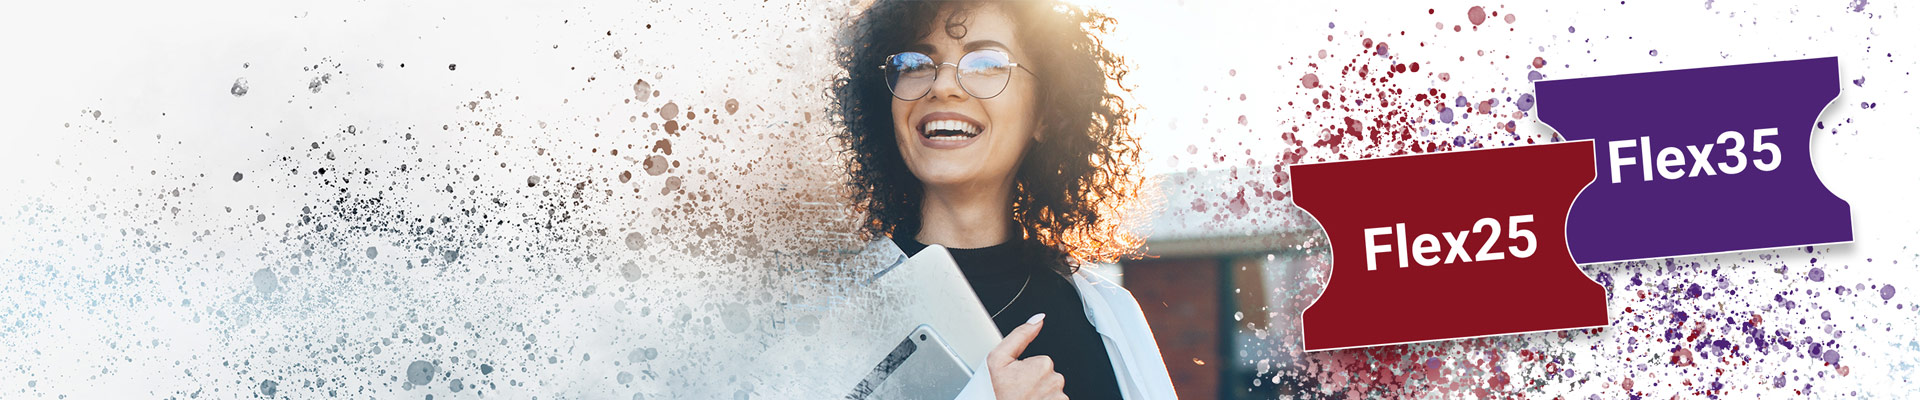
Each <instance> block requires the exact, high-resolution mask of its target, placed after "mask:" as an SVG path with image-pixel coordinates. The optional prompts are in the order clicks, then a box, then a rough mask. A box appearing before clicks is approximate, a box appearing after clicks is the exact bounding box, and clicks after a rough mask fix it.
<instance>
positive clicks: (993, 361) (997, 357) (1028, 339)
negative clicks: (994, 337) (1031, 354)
mask: <svg viewBox="0 0 1920 400" xmlns="http://www.w3.org/2000/svg"><path fill="white" fill-rule="evenodd" d="M1046 317H1047V314H1046V313H1040V314H1034V315H1033V318H1028V319H1027V323H1025V324H1022V325H1020V326H1019V327H1017V328H1013V332H1008V333H1007V337H1005V338H1002V339H1000V344H999V345H995V346H993V350H992V351H989V352H987V363H988V365H989V366H1001V365H1007V364H1012V363H1013V362H1014V361H1015V360H1017V359H1018V358H1019V357H1020V353H1023V352H1026V351H1027V344H1028V343H1033V338H1034V337H1036V336H1040V325H1041V323H1040V320H1041V319H1045V318H1046ZM1047 366H1048V368H1052V366H1053V364H1052V362H1051V361H1049V362H1048V364H1047Z"/></svg>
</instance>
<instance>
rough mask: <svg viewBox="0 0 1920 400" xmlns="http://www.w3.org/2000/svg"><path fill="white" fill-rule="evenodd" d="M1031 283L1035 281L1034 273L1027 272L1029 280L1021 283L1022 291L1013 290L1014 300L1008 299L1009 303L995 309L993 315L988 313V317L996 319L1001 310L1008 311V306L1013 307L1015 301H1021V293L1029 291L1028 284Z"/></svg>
mask: <svg viewBox="0 0 1920 400" xmlns="http://www.w3.org/2000/svg"><path fill="white" fill-rule="evenodd" d="M1029 283H1033V274H1032V273H1028V274H1027V281H1026V282H1021V283H1020V291H1018V292H1013V299H1012V300H1007V305H1004V306H1000V311H994V312H993V315H988V316H987V319H994V318H996V317H999V316H1000V312H1001V311H1006V310H1007V307H1013V302H1015V301H1019V300H1020V295H1021V294H1023V293H1026V292H1027V284H1029Z"/></svg>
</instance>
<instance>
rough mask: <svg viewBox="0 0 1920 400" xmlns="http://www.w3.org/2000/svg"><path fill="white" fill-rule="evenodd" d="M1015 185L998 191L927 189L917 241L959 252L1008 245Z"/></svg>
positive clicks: (1008, 184)
mask: <svg viewBox="0 0 1920 400" xmlns="http://www.w3.org/2000/svg"><path fill="white" fill-rule="evenodd" d="M1012 186H1013V182H1011V181H1008V182H1006V183H1005V184H1002V185H1000V186H999V187H998V188H944V189H942V188H935V187H931V186H930V187H927V189H926V192H925V195H924V196H922V197H921V199H922V201H921V202H920V232H918V233H916V234H915V235H914V240H917V241H919V242H920V243H926V244H938V245H941V246H947V247H948V248H955V249H977V248H982V247H989V246H993V245H997V244H1001V243H1006V242H1007V240H1008V239H1010V238H1011V237H1012V233H1011V232H1012V228H1013V200H1012V196H1011V193H1012V190H1013V188H1012Z"/></svg>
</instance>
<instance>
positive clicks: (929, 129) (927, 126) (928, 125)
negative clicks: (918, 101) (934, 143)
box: [920, 119, 980, 142]
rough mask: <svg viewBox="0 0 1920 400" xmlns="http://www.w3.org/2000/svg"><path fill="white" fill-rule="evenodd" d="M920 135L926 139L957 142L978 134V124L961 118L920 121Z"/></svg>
mask: <svg viewBox="0 0 1920 400" xmlns="http://www.w3.org/2000/svg"><path fill="white" fill-rule="evenodd" d="M920 136H921V137H925V138H927V139H928V140H938V141H955V142H958V141H963V140H967V139H971V138H973V137H975V136H980V126H979V125H974V124H973V123H971V122H967V121H961V120H953V119H936V120H931V121H926V122H922V123H920Z"/></svg>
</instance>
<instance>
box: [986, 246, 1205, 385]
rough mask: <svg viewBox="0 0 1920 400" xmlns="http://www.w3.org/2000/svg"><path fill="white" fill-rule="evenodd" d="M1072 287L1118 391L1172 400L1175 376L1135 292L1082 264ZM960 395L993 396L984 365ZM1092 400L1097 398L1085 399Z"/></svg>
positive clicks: (989, 379) (990, 382)
mask: <svg viewBox="0 0 1920 400" xmlns="http://www.w3.org/2000/svg"><path fill="white" fill-rule="evenodd" d="M1072 281H1073V288H1074V289H1075V291H1078V292H1080V302H1081V303H1082V304H1084V305H1085V307H1086V312H1087V321H1089V322H1092V323H1093V330H1095V331H1098V332H1100V342H1101V343H1103V344H1105V345H1106V347H1107V358H1109V359H1112V360H1113V373H1114V375H1115V378H1117V379H1118V380H1119V382H1120V395H1121V397H1122V398H1125V399H1128V400H1138V399H1154V400H1157V399H1175V398H1178V397H1177V396H1176V395H1174V393H1173V379H1172V378H1170V377H1168V376H1167V364H1166V362H1165V361H1162V360H1161V359H1160V344H1159V343H1155V342H1154V341H1153V329H1152V328H1150V327H1148V326H1147V318H1146V316H1145V315H1142V314H1141V313H1140V304H1139V303H1137V302H1135V301H1134V300H1133V293H1131V292H1128V291H1127V289H1126V288H1123V287H1120V285H1119V284H1115V283H1113V281H1112V280H1109V279H1107V278H1106V277H1105V276H1101V275H1100V274H1099V273H1097V272H1093V270H1092V269H1088V268H1081V269H1080V271H1079V272H1076V273H1074V274H1073V279H1072ZM957 398H958V399H968V400H972V399H992V398H994V395H993V379H992V378H990V377H989V376H988V370H987V369H984V368H982V369H981V370H980V371H977V372H976V373H975V374H973V378H972V379H971V380H969V381H967V387H966V389H963V390H961V391H960V396H959V397H957ZM1087 400H1095V399H1087Z"/></svg>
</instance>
